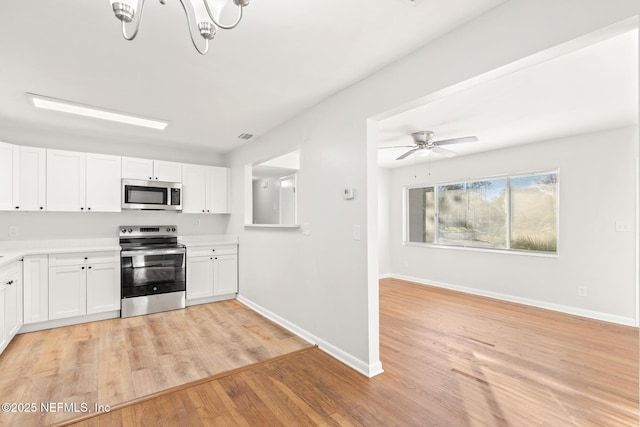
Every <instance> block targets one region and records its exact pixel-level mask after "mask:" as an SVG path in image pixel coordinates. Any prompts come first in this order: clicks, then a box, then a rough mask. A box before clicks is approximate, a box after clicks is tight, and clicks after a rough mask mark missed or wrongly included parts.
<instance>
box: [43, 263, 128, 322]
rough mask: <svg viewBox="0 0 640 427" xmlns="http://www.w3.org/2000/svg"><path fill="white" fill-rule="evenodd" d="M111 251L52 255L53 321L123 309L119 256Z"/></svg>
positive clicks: (50, 296) (51, 290)
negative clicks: (121, 305)
mask: <svg viewBox="0 0 640 427" xmlns="http://www.w3.org/2000/svg"><path fill="white" fill-rule="evenodd" d="M109 254H110V253H109V252H96V253H95V254H92V253H87V254H80V253H77V254H76V253H71V254H56V255H50V256H49V320H54V319H64V318H67V317H75V316H82V315H85V314H95V313H102V312H106V311H112V310H119V309H120V264H119V262H117V261H116V260H117V259H118V258H119V257H118V253H117V252H113V253H112V254H111V255H109ZM96 260H101V261H103V262H96ZM104 261H110V262H104Z"/></svg>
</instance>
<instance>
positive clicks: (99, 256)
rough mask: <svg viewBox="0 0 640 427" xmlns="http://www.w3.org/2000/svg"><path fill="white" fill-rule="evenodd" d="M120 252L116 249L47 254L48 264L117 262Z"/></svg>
mask: <svg viewBox="0 0 640 427" xmlns="http://www.w3.org/2000/svg"><path fill="white" fill-rule="evenodd" d="M119 260H120V253H119V252H116V251H105V252H73V253H61V254H51V255H49V265H50V266H56V265H77V264H103V263H108V262H116V263H117V262H119Z"/></svg>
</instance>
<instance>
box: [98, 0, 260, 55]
mask: <svg viewBox="0 0 640 427" xmlns="http://www.w3.org/2000/svg"><path fill="white" fill-rule="evenodd" d="M110 1H111V7H112V8H113V12H114V13H115V14H116V18H118V19H119V20H120V22H121V23H122V35H123V36H124V38H125V39H127V40H133V39H135V38H136V35H138V30H139V29H140V22H141V21H142V9H143V8H144V1H145V0H110ZM227 1H228V0H180V4H181V5H182V8H183V9H184V13H185V14H186V15H187V24H188V25H189V36H190V37H191V42H192V43H193V46H194V47H195V48H196V50H197V51H198V52H199V53H200V54H201V55H204V54H205V53H207V51H208V50H209V40H211V39H213V37H214V36H215V35H216V31H217V29H218V28H222V29H223V30H231V29H232V28H235V27H236V26H237V25H238V24H239V23H240V20H241V19H242V9H243V8H244V7H245V6H248V5H249V0H233V3H235V5H236V6H237V7H238V17H237V18H236V20H235V22H233V23H232V24H231V25H224V24H222V23H221V22H220V15H221V13H222V9H224V7H225V5H226V4H227ZM209 2H211V3H212V5H211V6H210V5H209ZM160 3H162V4H165V3H166V0H160ZM136 17H137V18H136ZM134 20H135V24H134V25H135V27H134V29H133V32H132V33H131V34H130V35H129V34H128V33H127V24H128V23H130V22H132V21H134ZM196 31H197V32H198V33H199V34H200V35H201V36H202V38H203V39H204V48H203V49H201V48H200V47H199V46H198V43H196V40H195V38H194V33H195V32H196Z"/></svg>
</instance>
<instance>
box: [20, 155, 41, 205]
mask: <svg viewBox="0 0 640 427" xmlns="http://www.w3.org/2000/svg"><path fill="white" fill-rule="evenodd" d="M19 181H20V210H21V211H44V210H46V203H47V150H45V149H44V148H36V147H20V180H19Z"/></svg>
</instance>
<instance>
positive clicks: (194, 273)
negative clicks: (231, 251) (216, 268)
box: [187, 256, 213, 300]
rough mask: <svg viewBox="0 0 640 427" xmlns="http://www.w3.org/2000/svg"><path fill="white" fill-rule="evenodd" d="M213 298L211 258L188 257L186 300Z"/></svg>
mask: <svg viewBox="0 0 640 427" xmlns="http://www.w3.org/2000/svg"><path fill="white" fill-rule="evenodd" d="M212 296H213V257H209V256H201V257H190V258H189V259H188V261H187V299H188V300H190V299H196V298H205V297H212Z"/></svg>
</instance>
